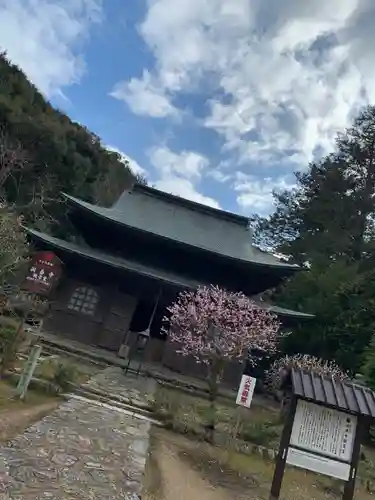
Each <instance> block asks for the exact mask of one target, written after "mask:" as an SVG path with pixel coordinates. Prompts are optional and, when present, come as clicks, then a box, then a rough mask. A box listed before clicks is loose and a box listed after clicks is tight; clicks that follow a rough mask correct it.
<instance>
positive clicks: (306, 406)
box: [290, 401, 357, 463]
mask: <svg viewBox="0 0 375 500" xmlns="http://www.w3.org/2000/svg"><path fill="white" fill-rule="evenodd" d="M356 427H357V417H355V416H353V415H349V414H347V413H344V412H342V411H338V410H332V409H330V408H327V407H324V406H319V405H317V404H314V403H310V402H308V401H298V404H297V409H296V414H295V417H294V423H293V429H292V434H291V438H290V446H296V447H298V448H302V449H304V450H306V451H311V452H315V453H319V454H321V455H324V456H326V457H330V458H334V459H338V460H342V461H345V462H348V463H349V462H350V460H351V456H352V451H353V444H354V437H355V431H356Z"/></svg>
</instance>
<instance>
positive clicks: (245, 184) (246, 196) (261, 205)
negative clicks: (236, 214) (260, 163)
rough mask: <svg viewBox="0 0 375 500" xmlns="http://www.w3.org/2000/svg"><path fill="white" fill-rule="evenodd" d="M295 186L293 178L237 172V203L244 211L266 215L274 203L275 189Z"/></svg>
mask: <svg viewBox="0 0 375 500" xmlns="http://www.w3.org/2000/svg"><path fill="white" fill-rule="evenodd" d="M294 187H295V182H294V179H293V178H290V177H286V176H284V177H278V178H276V179H273V178H271V177H266V178H259V177H254V176H252V175H247V174H244V173H243V172H237V174H236V176H235V181H234V183H233V188H234V190H235V191H236V193H237V203H238V205H239V207H240V208H241V210H242V211H243V212H244V213H248V214H249V213H258V214H260V215H265V214H267V213H269V212H270V210H271V209H272V205H273V197H272V192H273V191H274V190H284V189H292V188H294Z"/></svg>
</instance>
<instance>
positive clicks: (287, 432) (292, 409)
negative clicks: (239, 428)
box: [269, 396, 346, 500]
mask: <svg viewBox="0 0 375 500" xmlns="http://www.w3.org/2000/svg"><path fill="white" fill-rule="evenodd" d="M296 408H297V398H296V397H295V396H292V398H291V400H290V403H289V409H288V413H287V416H286V422H285V425H284V429H283V432H282V434H281V439H280V446H279V452H278V454H277V459H276V466H275V472H274V474H273V479H272V485H271V493H270V497H269V500H279V498H280V491H281V485H282V482H283V477H284V471H285V464H286V457H287V453H288V446H289V442H290V436H291V434H292V428H293V422H294V415H295V413H296ZM345 500H346V499H345Z"/></svg>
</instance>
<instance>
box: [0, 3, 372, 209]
mask: <svg viewBox="0 0 375 500" xmlns="http://www.w3.org/2000/svg"><path fill="white" fill-rule="evenodd" d="M374 12H375V2H374V1H373V0H330V2H325V1H323V0H314V1H311V0H283V1H280V0H178V1H176V0H127V1H124V0H107V1H106V2H104V0H103V1H101V0H55V1H52V0H12V1H10V0H0V46H1V47H2V48H4V49H5V50H7V52H8V55H9V57H10V58H11V59H12V60H13V61H14V62H15V63H17V64H18V65H19V66H20V67H21V68H22V69H23V70H24V71H25V72H26V74H27V75H28V77H29V78H30V79H31V80H32V81H33V82H34V83H35V84H36V85H37V86H38V87H39V88H40V90H41V91H42V92H43V93H44V94H45V95H46V96H47V97H48V98H49V99H50V100H51V101H52V103H53V104H54V105H56V106H57V107H59V108H61V109H64V111H65V112H66V113H67V114H68V115H69V116H70V117H71V118H72V119H74V120H76V121H78V122H80V123H82V124H84V125H86V126H87V127H88V128H89V129H91V130H92V131H93V132H95V133H96V134H97V135H99V136H100V137H101V138H102V141H103V144H104V145H106V146H107V147H109V148H113V149H116V150H118V151H119V152H121V154H123V155H124V156H127V157H128V158H130V161H131V165H132V166H133V168H134V170H135V171H137V172H142V173H144V174H145V176H146V177H147V179H148V180H149V182H150V184H152V185H154V186H156V187H158V188H160V189H163V190H165V191H168V192H173V193H175V194H178V195H180V196H184V197H187V198H190V199H193V200H196V201H199V202H202V203H206V204H209V205H211V206H216V207H221V208H223V209H225V210H230V211H234V212H238V213H242V214H245V215H250V214H252V213H254V212H257V213H260V214H266V213H268V212H269V211H270V210H272V195H271V193H272V190H273V189H275V188H276V189H283V188H292V187H293V185H294V178H293V171H294V170H296V169H303V168H305V167H306V166H307V165H308V162H309V161H311V160H312V159H313V158H316V157H317V156H318V155H320V154H324V153H327V152H329V151H331V150H332V148H333V147H334V138H335V135H336V133H337V131H339V130H342V129H343V128H345V127H346V126H347V125H348V124H350V121H351V119H352V117H353V114H354V113H356V112H357V110H358V109H359V108H360V107H361V106H363V105H365V104H367V103H374V102H375V85H374V79H375V64H374V62H375V43H374V42H375V30H373V25H374V23H373V20H375V16H374Z"/></svg>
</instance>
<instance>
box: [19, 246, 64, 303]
mask: <svg viewBox="0 0 375 500" xmlns="http://www.w3.org/2000/svg"><path fill="white" fill-rule="evenodd" d="M61 273H62V262H61V260H60V259H59V258H58V257H57V256H56V255H55V254H54V253H53V252H38V253H37V254H35V255H34V256H33V257H32V258H31V259H30V267H29V270H28V273H27V275H26V279H25V281H24V283H23V285H22V289H23V290H26V291H27V292H29V293H35V294H38V295H48V294H49V293H50V292H51V290H52V288H53V287H54V286H55V285H57V283H58V282H59V280H60V277H61Z"/></svg>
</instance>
